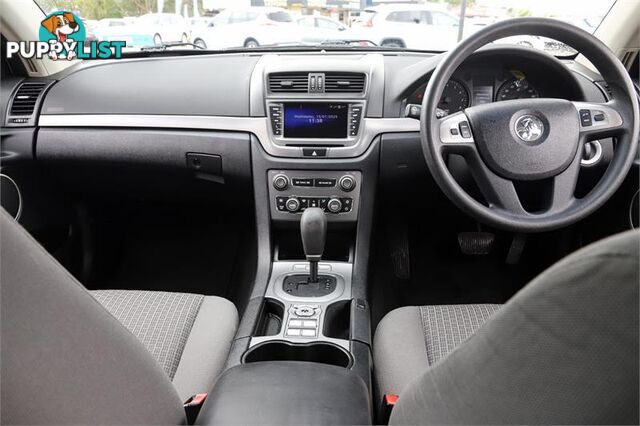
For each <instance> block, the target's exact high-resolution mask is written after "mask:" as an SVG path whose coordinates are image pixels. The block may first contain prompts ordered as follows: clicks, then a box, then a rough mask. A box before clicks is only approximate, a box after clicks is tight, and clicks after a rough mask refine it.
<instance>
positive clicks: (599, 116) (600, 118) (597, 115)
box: [593, 111, 605, 121]
mask: <svg viewBox="0 0 640 426" xmlns="http://www.w3.org/2000/svg"><path fill="white" fill-rule="evenodd" d="M594 112H595V114H593V121H604V119H605V116H604V113H603V112H602V111H594Z"/></svg>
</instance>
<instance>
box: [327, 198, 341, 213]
mask: <svg viewBox="0 0 640 426" xmlns="http://www.w3.org/2000/svg"><path fill="white" fill-rule="evenodd" d="M327 209H328V210H329V211H330V212H331V213H340V210H342V201H340V200H339V199H337V198H332V199H330V200H329V202H328V203H327Z"/></svg>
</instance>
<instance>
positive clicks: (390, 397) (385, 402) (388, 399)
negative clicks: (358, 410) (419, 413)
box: [381, 393, 399, 425]
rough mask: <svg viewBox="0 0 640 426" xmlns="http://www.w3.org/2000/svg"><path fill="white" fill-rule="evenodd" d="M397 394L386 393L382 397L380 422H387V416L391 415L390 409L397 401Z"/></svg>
mask: <svg viewBox="0 0 640 426" xmlns="http://www.w3.org/2000/svg"><path fill="white" fill-rule="evenodd" d="M398 399H399V397H398V395H396V394H394V393H387V394H385V395H384V398H382V419H381V420H382V424H385V425H386V424H389V418H390V417H391V411H392V410H393V407H395V406H396V403H397V402H398Z"/></svg>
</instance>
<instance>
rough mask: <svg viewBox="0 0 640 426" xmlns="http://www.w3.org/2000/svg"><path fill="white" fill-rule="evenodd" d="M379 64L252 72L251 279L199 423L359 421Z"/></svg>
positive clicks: (364, 61) (364, 389) (367, 415)
mask: <svg viewBox="0 0 640 426" xmlns="http://www.w3.org/2000/svg"><path fill="white" fill-rule="evenodd" d="M380 60H381V58H380V56H378V55H376V56H370V55H362V56H361V57H357V58H353V62H351V63H349V61H345V60H344V59H343V60H339V61H334V60H333V59H332V58H331V57H329V56H328V57H327V58H324V59H320V60H319V59H318V58H317V57H315V58H314V59H313V60H310V59H308V58H305V57H303V56H300V57H294V56H290V57H288V58H287V59H286V60H284V59H282V58H279V57H278V56H277V55H276V56H272V57H268V58H266V59H264V60H261V62H260V64H259V65H258V66H256V69H255V71H254V75H253V77H252V86H251V87H252V90H251V93H252V95H251V99H252V100H253V99H255V100H256V103H255V104H254V103H252V110H253V109H255V111H252V112H255V113H256V114H258V115H259V114H261V113H263V114H264V115H265V116H266V117H267V122H268V126H269V130H268V133H269V135H268V137H269V144H270V145H269V147H270V149H268V150H267V149H264V141H262V140H261V141H258V140H256V138H254V140H253V141H252V144H251V161H252V172H253V186H254V197H255V209H256V222H257V223H256V228H257V230H258V232H257V235H258V244H257V252H258V264H257V268H256V270H257V273H256V278H255V285H254V289H253V293H252V294H251V295H250V297H249V298H248V299H249V300H250V302H249V305H248V306H247V307H246V309H245V310H244V314H243V315H242V321H241V324H240V327H239V331H238V334H237V336H236V340H235V342H234V345H233V347H232V351H231V354H230V357H229V362H228V367H229V369H228V370H227V371H226V372H225V373H224V375H223V376H222V377H221V379H220V380H219V382H218V383H217V384H216V386H215V388H214V392H213V394H212V396H211V397H210V398H211V402H210V404H211V405H212V408H209V407H208V406H209V403H207V406H205V407H204V413H203V414H202V416H203V417H202V419H203V423H206V424H226V423H229V422H231V423H244V424H251V423H269V424H274V423H276V424H303V423H304V424H309V423H314V424H316V423H317V424H369V423H370V422H371V418H372V417H371V415H372V412H371V392H372V390H371V370H372V365H371V332H370V312H369V306H368V303H367V271H368V263H369V248H370V245H371V244H370V239H371V229H372V223H373V210H374V205H375V192H376V183H377V174H378V165H379V146H380V143H381V142H380V139H379V138H376V137H374V136H372V135H373V134H374V133H375V132H372V133H367V132H368V131H370V130H371V129H369V130H368V125H367V118H368V117H375V116H380V115H381V113H382V103H381V99H382V90H381V88H382V87H383V81H384V75H383V74H380V70H381V69H383V68H384V67H381V66H380V65H381V64H380V63H379V61H380ZM345 64H346V65H345ZM256 136H257V137H258V136H259V137H262V136H263V135H256ZM239 401H243V403H239ZM236 408H237V409H236ZM221 413H223V414H221ZM234 416H235V417H234Z"/></svg>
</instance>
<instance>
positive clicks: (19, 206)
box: [0, 173, 22, 222]
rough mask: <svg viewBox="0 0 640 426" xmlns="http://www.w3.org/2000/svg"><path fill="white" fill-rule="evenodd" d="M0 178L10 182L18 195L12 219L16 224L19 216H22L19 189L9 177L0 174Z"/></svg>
mask: <svg viewBox="0 0 640 426" xmlns="http://www.w3.org/2000/svg"><path fill="white" fill-rule="evenodd" d="M0 178H5V179H8V180H9V182H11V183H12V184H13V186H14V187H15V188H16V193H17V194H18V211H17V212H16V215H15V216H14V218H13V219H14V220H15V221H16V222H17V221H18V220H20V216H22V193H21V192H20V187H19V186H18V184H17V183H16V181H15V180H13V179H11V177H9V176H7V175H5V174H4V173H0Z"/></svg>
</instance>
